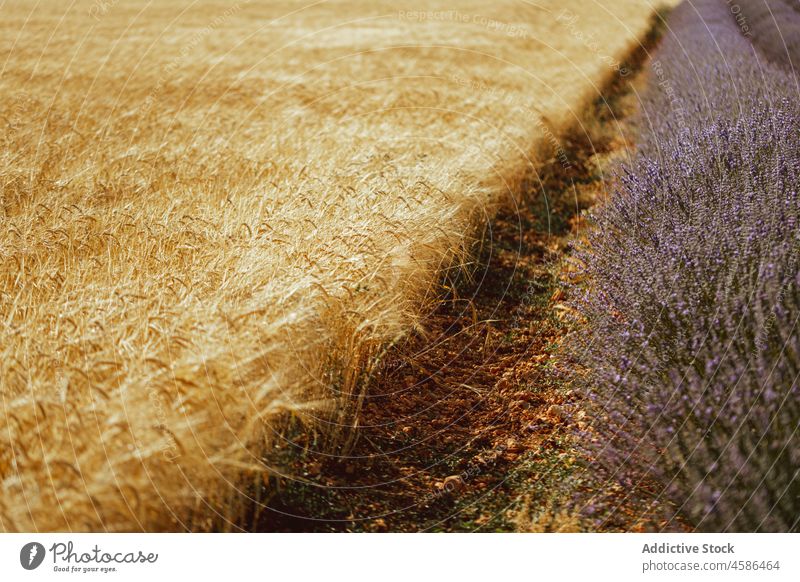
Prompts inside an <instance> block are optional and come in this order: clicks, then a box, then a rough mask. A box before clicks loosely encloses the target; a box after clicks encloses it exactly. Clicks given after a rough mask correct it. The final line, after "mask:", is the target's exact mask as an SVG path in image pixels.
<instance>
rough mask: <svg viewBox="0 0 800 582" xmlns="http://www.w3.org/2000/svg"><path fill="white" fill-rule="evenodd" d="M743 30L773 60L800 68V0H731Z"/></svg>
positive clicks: (728, 2)
mask: <svg viewBox="0 0 800 582" xmlns="http://www.w3.org/2000/svg"><path fill="white" fill-rule="evenodd" d="M727 4H728V6H729V7H730V11H731V14H732V15H733V16H734V18H735V19H736V22H737V24H738V26H739V30H740V31H741V32H742V34H744V35H745V36H747V37H748V38H749V39H750V40H751V41H752V42H753V45H754V46H755V47H756V48H757V49H758V50H759V51H760V52H761V53H762V54H763V55H764V56H765V57H766V58H767V59H769V60H770V61H772V62H774V63H778V64H781V65H784V66H787V67H789V68H790V69H792V70H795V71H797V70H800V1H798V0H748V1H743V2H742V3H741V6H740V5H738V4H736V3H735V2H734V0H727Z"/></svg>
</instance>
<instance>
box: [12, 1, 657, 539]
mask: <svg viewBox="0 0 800 582" xmlns="http://www.w3.org/2000/svg"><path fill="white" fill-rule="evenodd" d="M652 8H653V6H652V5H651V3H650V2H649V1H647V0H597V1H594V0H592V1H587V0H559V1H555V0H540V1H539V2H525V1H515V0H505V1H501V2H494V3H484V2H477V1H472V0H456V1H451V2H444V1H443V0H436V1H434V2H425V3H422V2H409V3H404V5H403V6H402V7H398V5H397V4H396V3H390V2H386V1H374V2H373V1H368V0H342V1H321V2H309V3H303V2H299V1H294V0H293V1H275V2H257V1H250V2H248V1H244V0H240V1H239V2H238V3H224V2H221V1H217V2H213V1H208V0H201V1H198V2H192V3H189V2H166V1H162V2H151V1H147V2H146V1H144V0H78V1H75V2H58V1H56V0H43V1H40V2H35V1H32V0H25V1H17V2H13V3H10V2H5V3H3V4H2V6H1V7H0V15H2V18H0V62H2V65H0V95H1V98H0V159H2V164H1V165H0V185H1V187H2V194H1V195H0V196H1V199H2V210H1V212H2V213H1V214H0V220H2V225H3V226H2V229H0V256H2V263H0V319H1V320H2V325H0V397H2V403H1V406H2V407H1V408H0V482H2V491H3V494H2V496H0V528H2V529H3V530H7V531H18V530H39V531H53V530H73V531H83V530H95V531H104V530H109V531H131V530H133V531H138V530H145V531H161V530H184V529H192V530H197V529H207V528H226V527H234V526H233V525H230V524H227V523H226V522H231V523H235V520H236V516H237V512H238V511H239V510H240V508H241V506H242V504H243V503H244V502H245V501H246V498H247V494H248V491H250V488H252V487H253V486H254V485H255V486H258V484H260V483H261V482H262V481H263V480H264V479H265V478H266V477H267V476H268V475H269V474H270V472H271V471H272V470H273V468H272V467H271V466H270V464H269V451H270V449H271V447H273V446H274V445H275V443H276V442H279V441H280V439H281V438H282V437H281V435H282V433H281V431H282V428H283V427H284V425H285V422H286V419H287V418H288V417H296V418H300V419H302V421H303V422H304V423H306V424H307V426H308V427H309V430H312V429H313V430H316V431H319V433H320V434H322V435H332V434H336V432H337V430H338V425H345V424H348V423H350V422H352V417H353V414H355V412H356V411H357V405H358V394H359V391H360V389H361V387H362V384H363V381H364V378H365V376H366V375H367V374H368V373H369V369H370V366H371V365H373V364H374V362H375V361H376V359H377V358H378V357H379V356H380V354H381V353H382V350H384V349H385V348H386V347H387V346H389V345H391V343H392V342H393V341H396V340H397V339H398V338H401V337H402V336H403V335H404V334H407V333H408V332H409V330H412V329H415V328H424V319H422V314H423V313H425V309H426V308H427V307H429V306H430V305H431V304H432V303H433V302H434V301H435V300H436V298H437V296H438V295H439V284H440V281H441V276H442V273H443V272H444V270H445V269H448V268H456V267H458V266H459V265H460V264H461V263H462V262H463V261H465V260H467V258H468V256H469V250H470V248H471V245H472V243H473V242H474V236H475V233H476V226H478V225H480V224H482V223H484V222H485V221H486V220H487V219H488V218H489V217H490V216H491V215H492V214H493V212H494V211H495V209H496V208H498V206H499V205H502V204H509V203H512V202H513V201H514V200H515V197H516V196H517V195H518V193H519V189H520V183H521V180H522V178H523V177H524V176H525V175H526V173H528V172H530V171H531V170H535V168H536V166H537V164H538V163H539V161H541V155H542V154H543V153H544V155H550V154H549V152H548V148H546V147H544V145H546V144H547V143H548V141H550V140H551V139H552V135H553V133H557V132H558V131H559V128H561V127H563V126H565V125H566V124H570V123H574V122H575V121H576V120H578V119H579V118H580V113H581V109H582V107H583V105H584V104H585V103H586V102H587V100H588V99H591V98H592V97H593V96H596V95H597V87H598V86H599V84H600V83H602V82H603V80H604V79H605V78H606V77H607V76H608V75H609V74H611V73H612V72H613V71H614V68H615V67H617V66H618V60H617V59H619V58H621V57H622V55H624V54H625V52H626V51H627V50H628V49H629V48H630V47H631V46H632V44H633V43H635V42H636V40H637V37H638V36H639V35H640V34H642V33H643V31H645V29H646V27H647V24H648V21H649V18H650V16H651V12H652ZM564 10H566V12H562V11H564ZM572 13H574V14H572ZM543 144H544V145H543ZM537 155H538V156H539V157H538V158H537Z"/></svg>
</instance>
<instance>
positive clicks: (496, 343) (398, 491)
mask: <svg viewBox="0 0 800 582" xmlns="http://www.w3.org/2000/svg"><path fill="white" fill-rule="evenodd" d="M655 39H656V33H655V32H654V33H652V34H651V35H650V36H649V37H648V38H647V39H646V42H644V43H643V46H641V47H639V48H638V49H637V50H635V51H633V52H632V54H631V56H630V58H629V59H628V63H627V64H626V66H627V68H628V69H629V70H630V71H632V72H638V71H639V69H641V67H642V65H643V63H644V61H645V59H646V57H647V49H648V48H649V47H651V46H652V44H653V43H654V42H655ZM637 76H638V75H633V74H630V75H628V76H625V77H622V76H619V75H614V76H613V78H612V79H611V80H610V81H609V82H608V84H607V86H606V87H605V88H604V90H603V92H602V94H603V95H604V98H599V99H598V100H597V101H596V102H595V103H594V105H593V107H592V109H593V111H590V112H589V114H588V115H587V119H588V120H589V121H587V122H586V123H584V124H581V125H580V126H578V127H576V128H574V129H573V130H571V131H569V132H567V134H566V135H565V136H564V137H563V138H562V139H561V140H560V146H561V148H562V150H563V152H562V153H563V154H564V155H560V156H559V155H556V156H555V158H554V159H552V160H550V161H549V162H548V163H546V164H545V166H544V167H543V168H541V169H540V171H539V173H538V175H537V176H536V177H535V178H534V179H531V180H530V181H529V183H528V185H527V190H528V192H527V195H525V196H524V197H523V200H525V201H526V202H525V203H524V205H523V206H521V207H519V208H517V209H515V210H514V211H506V212H504V213H503V214H501V215H499V216H497V217H496V218H495V219H494V220H493V221H492V222H491V224H490V225H489V226H488V227H487V229H486V232H485V233H484V234H485V236H484V244H483V246H482V249H483V250H482V252H481V253H480V255H479V260H478V264H477V266H476V268H475V270H474V271H473V273H471V277H469V278H467V277H466V276H465V275H463V274H461V275H459V276H458V277H459V278H458V280H455V281H449V282H448V284H447V288H448V296H447V297H446V299H445V300H443V301H442V303H441V305H440V306H439V308H438V309H437V310H436V311H435V312H434V313H433V314H431V315H430V317H429V318H428V319H427V320H426V333H425V335H424V337H423V336H422V335H419V336H417V337H413V338H410V339H409V340H408V341H406V342H405V343H404V345H402V346H398V347H397V348H396V349H395V350H394V352H393V354H392V355H391V357H390V358H388V359H387V361H386V362H385V364H384V366H383V371H382V373H381V374H380V375H379V377H378V378H377V380H376V381H375V382H374V383H373V385H372V386H371V387H370V389H369V392H368V394H367V396H366V399H365V402H364V406H363V411H362V413H361V416H360V426H359V428H358V430H357V434H356V437H357V438H356V443H355V446H354V447H353V448H352V450H350V451H349V452H347V453H346V454H340V455H336V456H325V455H319V454H316V453H311V452H308V453H307V454H305V455H303V456H301V457H300V458H296V455H295V458H294V459H293V460H292V466H291V467H290V470H289V472H290V473H291V474H294V475H298V476H302V480H291V479H284V480H282V482H280V483H278V485H279V487H278V493H277V494H276V495H275V496H274V497H273V498H272V499H271V500H270V502H269V504H268V506H267V507H266V508H265V509H262V510H261V511H258V512H253V514H252V515H251V516H250V520H251V521H250V523H249V524H247V527H248V528H249V529H254V530H260V531H395V532H405V531H476V530H480V531H508V530H515V529H518V528H520V527H522V528H523V529H528V530H534V531H552V530H559V529H560V530H568V529H573V530H578V529H581V530H585V529H596V528H598V529H603V530H637V529H639V530H640V529H650V528H656V527H660V525H663V524H657V523H655V518H653V517H652V514H651V513H650V512H649V510H648V509H647V508H646V507H645V506H644V505H643V502H637V501H635V500H632V498H631V496H630V495H627V494H623V492H622V491H619V490H617V489H616V488H615V487H614V486H612V485H610V484H605V483H601V484H600V485H601V486H602V487H604V489H605V490H604V491H603V493H602V500H601V503H602V504H604V505H605V506H606V507H608V506H615V503H614V499H617V500H620V499H623V498H624V499H625V503H624V504H623V506H622V507H616V506H615V507H614V512H613V515H610V516H609V515H607V514H606V515H602V517H598V519H596V520H594V521H593V522H591V523H589V522H587V521H586V518H585V517H583V518H579V517H578V516H577V513H576V512H575V509H576V508H577V507H578V506H584V505H585V504H586V499H587V498H590V497H591V495H589V496H587V495H585V491H587V490H593V489H592V488H596V487H597V486H598V483H596V482H595V483H592V480H593V479H594V478H596V477H593V476H592V474H591V471H587V465H588V463H589V462H590V459H587V458H586V455H585V453H584V452H583V450H582V449H581V447H579V445H578V443H576V442H575V441H574V438H573V437H572V432H571V430H570V423H573V422H581V413H580V412H579V410H580V402H579V397H578V395H577V394H575V393H574V392H573V391H572V390H571V389H570V382H569V375H568V374H567V373H566V372H567V370H568V369H569V368H570V364H569V362H567V361H566V360H565V356H563V355H561V352H560V350H559V348H560V347H561V345H562V343H563V341H564V340H565V337H566V336H567V334H568V333H569V332H570V331H574V330H575V327H574V326H575V325H576V323H575V318H574V317H573V314H571V313H570V312H569V308H568V307H566V306H565V305H564V303H563V301H564V290H563V288H562V287H561V285H560V281H561V280H562V278H563V277H564V276H565V273H566V271H568V270H569V268H570V266H569V262H568V256H569V243H570V241H571V240H573V239H574V237H575V236H580V228H581V223H582V218H581V212H582V211H583V210H584V209H586V208H588V207H590V206H591V205H592V204H594V203H595V202H596V201H597V200H599V199H601V198H602V197H604V196H605V195H606V186H607V182H606V180H607V179H608V175H607V173H605V172H604V169H605V168H606V166H607V163H608V162H609V161H610V160H612V159H614V158H616V157H619V156H624V155H627V153H628V152H629V151H630V150H629V148H630V135H628V134H629V132H630V125H629V124H628V123H626V122H625V119H626V118H627V117H629V116H630V114H631V113H632V112H633V111H635V109H636V107H635V103H636V96H635V89H634V84H636V83H638V82H637V81H636V80H635V77H637ZM300 444H301V445H302V444H303V443H302V441H301V442H300ZM305 444H306V445H307V446H308V447H309V450H310V449H311V448H312V446H311V445H312V443H305ZM628 493H629V492H628ZM634 497H635V496H634Z"/></svg>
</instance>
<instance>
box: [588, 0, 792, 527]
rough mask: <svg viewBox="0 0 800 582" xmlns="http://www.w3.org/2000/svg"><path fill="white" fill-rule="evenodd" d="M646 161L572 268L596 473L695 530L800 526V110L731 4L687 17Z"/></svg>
mask: <svg viewBox="0 0 800 582" xmlns="http://www.w3.org/2000/svg"><path fill="white" fill-rule="evenodd" d="M669 24H670V32H669V33H668V34H667V35H666V37H665V39H664V41H663V44H662V46H661V47H660V49H659V52H658V54H657V56H656V60H655V62H654V74H653V75H652V82H651V86H650V89H649V92H648V94H647V95H646V97H645V100H644V103H643V112H642V116H641V120H640V125H641V129H642V140H641V147H640V154H639V156H638V157H637V159H636V160H634V162H632V163H630V164H629V165H627V166H625V167H624V168H622V170H621V175H620V178H619V181H618V187H617V191H616V193H615V195H614V196H613V197H612V198H611V200H610V202H609V203H608V204H607V205H606V206H605V207H604V208H603V209H602V210H601V211H600V212H599V213H598V215H597V216H596V217H595V219H596V223H597V230H596V233H595V234H594V236H593V237H592V238H591V240H590V242H589V244H588V245H586V246H585V247H584V248H582V249H581V250H579V253H578V256H579V257H580V258H581V260H582V262H583V264H584V265H585V273H584V275H588V278H587V280H589V281H591V287H590V288H589V289H588V290H585V291H584V294H583V295H582V297H581V298H580V299H579V300H578V305H577V307H578V308H579V309H580V310H581V311H582V313H583V314H585V316H586V318H587V320H588V327H589V329H590V332H589V334H587V335H586V336H584V338H583V340H582V341H581V343H580V349H579V352H578V356H579V358H580V359H581V360H582V362H583V363H584V364H586V365H587V366H588V367H589V368H590V369H591V370H592V374H591V376H590V378H591V379H590V380H589V381H588V383H587V385H586V390H587V393H588V395H589V399H590V400H589V401H590V403H591V405H590V406H591V411H592V414H593V428H592V435H590V436H591V437H592V438H594V437H596V436H598V435H599V436H600V437H601V438H599V439H597V440H598V442H599V444H598V447H599V451H597V452H599V455H598V458H599V462H600V463H602V465H603V467H604V469H605V471H607V472H608V474H611V475H614V476H615V477H616V478H619V479H620V480H621V481H622V482H623V483H624V484H626V485H631V484H633V483H634V482H638V481H642V480H647V481H650V482H655V483H656V484H657V485H658V487H657V491H656V493H655V494H656V495H657V496H659V497H667V498H668V500H669V501H671V502H672V504H673V505H674V506H675V507H676V512H678V513H680V514H681V515H682V516H683V518H684V519H685V520H687V521H688V522H689V523H691V524H692V525H693V526H694V527H695V528H697V529H699V530H709V531H792V530H797V529H798V519H800V474H799V473H798V471H800V432H798V422H799V421H800V399H799V397H800V385H798V382H800V380H798V374H800V321H798V317H800V275H799V274H798V267H800V196H799V195H798V189H799V188H800V109H799V108H798V106H797V102H798V100H797V95H796V93H795V92H796V90H797V89H796V85H795V82H794V79H793V78H792V77H790V74H789V73H788V72H787V71H786V70H785V69H784V68H780V67H777V66H775V65H773V64H770V63H765V62H763V59H762V60H761V62H760V61H759V58H758V56H757V55H756V54H755V53H754V51H753V50H752V47H751V45H750V41H749V40H748V39H747V38H746V37H745V36H744V35H743V34H741V32H740V30H739V28H738V25H737V23H736V21H735V19H733V18H731V14H730V12H729V8H728V6H727V5H726V3H725V2H724V1H721V0H694V1H693V2H692V3H691V4H688V3H684V4H683V5H681V6H680V7H678V8H677V9H676V10H675V11H674V12H673V14H672V15H671V18H670V23H669Z"/></svg>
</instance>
